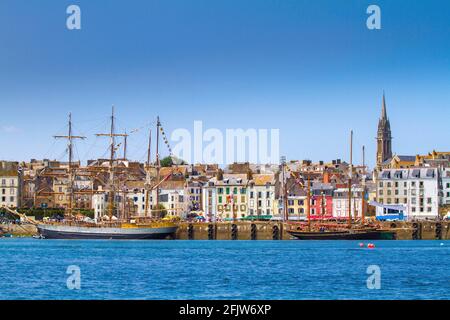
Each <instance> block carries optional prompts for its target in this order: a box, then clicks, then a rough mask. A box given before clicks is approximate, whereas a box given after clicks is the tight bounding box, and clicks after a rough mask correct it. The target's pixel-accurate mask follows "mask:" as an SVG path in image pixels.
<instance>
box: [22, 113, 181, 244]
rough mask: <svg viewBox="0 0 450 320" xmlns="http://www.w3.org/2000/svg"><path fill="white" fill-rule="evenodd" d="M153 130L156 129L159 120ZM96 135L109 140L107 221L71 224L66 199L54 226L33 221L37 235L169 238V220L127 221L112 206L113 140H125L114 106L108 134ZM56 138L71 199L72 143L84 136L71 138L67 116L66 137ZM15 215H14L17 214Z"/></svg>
mask: <svg viewBox="0 0 450 320" xmlns="http://www.w3.org/2000/svg"><path fill="white" fill-rule="evenodd" d="M157 129H159V118H158V125H157ZM97 136H99V137H109V138H110V159H109V167H108V174H109V181H108V185H107V188H108V190H107V191H108V209H107V212H108V216H109V221H99V222H96V223H86V222H77V221H74V220H73V219H71V217H72V211H73V201H72V200H70V201H69V206H68V208H67V210H66V219H65V221H63V222H58V223H44V224H42V223H39V222H36V227H37V229H38V231H39V233H40V235H41V236H42V237H44V238H47V239H164V238H167V237H168V236H172V235H173V234H174V233H175V232H176V230H177V225H176V224H175V223H173V222H170V221H161V220H148V219H147V220H146V219H143V220H142V219H141V220H139V221H136V220H130V219H127V217H126V216H125V215H124V214H120V208H117V207H116V205H115V198H116V193H117V190H116V189H117V187H116V175H115V173H116V162H117V161H116V159H115V150H116V144H115V138H116V137H127V136H128V135H127V134H126V133H125V134H118V133H115V130H114V107H113V108H112V114H111V128H110V132H109V133H99V134H97ZM56 138H65V139H67V140H68V152H69V170H68V175H69V188H68V192H69V193H70V195H69V199H73V176H74V171H73V170H72V146H73V140H74V139H84V138H85V137H81V136H74V135H72V120H71V116H69V133H68V135H67V136H57V137H56ZM157 145H158V143H157ZM158 152H159V151H158V150H157V159H159V154H158ZM149 153H150V151H149ZM157 162H158V160H157ZM147 165H148V166H149V161H148V162H147ZM157 167H158V163H157ZM158 180H159V175H158ZM156 188H157V189H158V188H159V181H157V182H156ZM147 193H148V192H147ZM157 193H158V192H157ZM147 197H148V194H147ZM124 198H125V197H124ZM147 205H148V204H147ZM146 212H147V211H146ZM15 213H16V214H18V213H17V212H15ZM19 215H20V214H19ZM144 218H146V217H144ZM114 219H115V220H114Z"/></svg>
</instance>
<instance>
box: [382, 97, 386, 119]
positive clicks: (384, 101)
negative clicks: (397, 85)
mask: <svg viewBox="0 0 450 320" xmlns="http://www.w3.org/2000/svg"><path fill="white" fill-rule="evenodd" d="M381 119H386V120H387V113H386V99H385V97H384V91H383V103H382V106H381Z"/></svg>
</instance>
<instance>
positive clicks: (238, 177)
mask: <svg viewBox="0 0 450 320" xmlns="http://www.w3.org/2000/svg"><path fill="white" fill-rule="evenodd" d="M247 189H248V179H247V175H246V174H223V175H220V174H218V176H217V177H214V178H212V179H210V180H209V181H208V182H207V184H206V185H205V186H204V187H203V194H202V202H203V204H202V205H203V209H204V215H205V218H206V219H207V220H208V221H225V220H233V219H243V218H245V217H247V214H248V211H249V210H248V203H247Z"/></svg>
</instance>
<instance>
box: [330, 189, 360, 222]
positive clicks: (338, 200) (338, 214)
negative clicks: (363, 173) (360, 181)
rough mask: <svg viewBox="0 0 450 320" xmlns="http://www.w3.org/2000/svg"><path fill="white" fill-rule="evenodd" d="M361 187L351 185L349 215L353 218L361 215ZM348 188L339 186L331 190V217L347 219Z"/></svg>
mask: <svg viewBox="0 0 450 320" xmlns="http://www.w3.org/2000/svg"><path fill="white" fill-rule="evenodd" d="M362 199H363V189H362V188H358V187H352V201H351V204H352V206H351V210H350V211H351V215H352V218H353V219H358V218H361V217H362V212H363V201H362ZM348 204H349V199H348V188H339V189H336V190H334V192H333V218H336V219H348V209H349V208H348Z"/></svg>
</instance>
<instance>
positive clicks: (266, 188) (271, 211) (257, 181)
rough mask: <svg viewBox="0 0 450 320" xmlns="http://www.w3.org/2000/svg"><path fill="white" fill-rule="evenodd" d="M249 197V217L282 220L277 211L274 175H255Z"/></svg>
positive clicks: (251, 181)
mask: <svg viewBox="0 0 450 320" xmlns="http://www.w3.org/2000/svg"><path fill="white" fill-rule="evenodd" d="M247 196H248V215H249V216H266V217H269V216H270V217H271V218H280V216H279V215H278V212H277V211H276V203H275V175H274V174H253V175H252V179H251V180H250V181H249V186H248V193H247Z"/></svg>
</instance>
